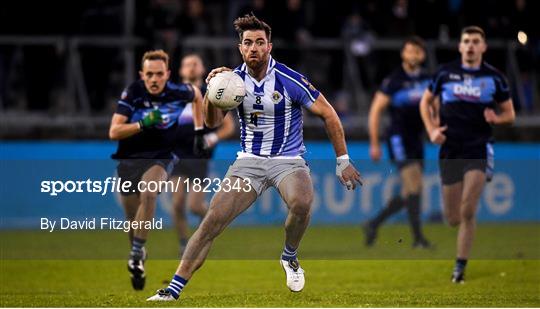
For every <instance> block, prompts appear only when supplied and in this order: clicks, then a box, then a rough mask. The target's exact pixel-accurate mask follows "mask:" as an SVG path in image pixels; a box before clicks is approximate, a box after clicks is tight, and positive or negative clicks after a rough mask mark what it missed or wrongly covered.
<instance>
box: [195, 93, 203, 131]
mask: <svg viewBox="0 0 540 309" xmlns="http://www.w3.org/2000/svg"><path fill="white" fill-rule="evenodd" d="M193 91H194V93H195V95H194V98H193V102H192V107H193V126H194V127H195V129H197V128H202V127H203V126H204V111H203V96H202V94H201V91H200V90H199V88H198V87H193Z"/></svg>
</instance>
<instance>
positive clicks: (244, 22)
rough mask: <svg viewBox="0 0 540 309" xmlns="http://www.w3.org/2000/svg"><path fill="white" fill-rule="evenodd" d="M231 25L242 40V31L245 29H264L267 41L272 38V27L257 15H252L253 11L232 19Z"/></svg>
mask: <svg viewBox="0 0 540 309" xmlns="http://www.w3.org/2000/svg"><path fill="white" fill-rule="evenodd" d="M233 25H234V30H236V32H238V35H239V36H240V40H242V36H243V34H244V31H247V30H264V33H265V34H266V38H267V39H268V41H270V40H271V38H272V28H270V26H268V24H267V23H265V22H264V21H262V20H260V19H258V18H257V16H255V15H253V13H251V14H246V15H244V16H242V17H238V18H237V19H235V20H234V23H233Z"/></svg>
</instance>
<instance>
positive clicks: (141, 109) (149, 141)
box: [112, 80, 195, 159]
mask: <svg viewBox="0 0 540 309" xmlns="http://www.w3.org/2000/svg"><path fill="white" fill-rule="evenodd" d="M194 96H195V94H194V91H193V88H192V86H191V85H189V84H178V85H177V84H174V83H171V82H167V84H166V86H165V88H164V90H163V92H162V93H161V94H160V95H158V96H154V95H151V94H150V93H148V91H147V90H146V88H145V87H144V82H143V81H142V80H139V81H136V82H134V83H133V84H131V85H130V86H129V87H128V88H127V89H126V90H124V92H123V93H122V96H121V98H120V100H119V101H118V105H117V108H116V113H117V114H121V115H124V116H126V117H128V122H129V123H133V122H138V121H139V120H141V119H142V118H144V117H145V116H146V115H147V114H148V113H149V112H151V111H152V110H154V109H159V110H160V111H161V113H162V115H163V123H162V124H159V125H156V126H155V127H151V128H146V129H144V130H143V131H141V132H139V133H137V134H135V135H132V136H130V137H128V138H124V139H121V140H120V141H119V142H118V149H117V151H116V153H115V154H113V155H112V158H113V159H134V158H138V159H157V158H159V159H168V158H172V150H173V149H174V146H175V143H176V137H177V134H176V129H177V126H178V117H179V115H180V114H181V113H182V111H183V110H184V107H185V106H186V104H188V103H189V102H191V101H193V98H194Z"/></svg>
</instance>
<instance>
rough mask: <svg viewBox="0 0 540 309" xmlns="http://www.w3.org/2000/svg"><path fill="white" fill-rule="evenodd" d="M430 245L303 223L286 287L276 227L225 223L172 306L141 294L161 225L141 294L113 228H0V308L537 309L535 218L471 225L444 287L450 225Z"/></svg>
mask: <svg viewBox="0 0 540 309" xmlns="http://www.w3.org/2000/svg"><path fill="white" fill-rule="evenodd" d="M426 234H427V235H428V236H429V238H430V240H432V241H433V242H434V243H435V244H436V245H437V247H436V249H434V250H427V251H426V250H413V249H411V248H410V237H409V230H408V227H407V226H404V225H389V226H385V227H384V228H383V229H381V231H380V237H379V239H378V242H377V244H376V246H375V247H373V248H369V249H368V248H365V247H364V246H363V238H362V234H361V231H360V229H359V228H358V227H350V226H349V227H347V226H345V227H343V226H335V227H332V226H330V227H315V226H313V227H310V228H309V229H308V232H307V233H306V236H305V239H304V241H303V243H302V246H301V248H300V250H299V252H300V262H301V264H302V267H303V268H304V269H305V271H306V286H305V289H304V291H303V292H301V293H291V292H289V291H288V289H287V288H286V286H285V276H284V274H283V270H282V269H281V267H280V265H279V263H278V257H279V254H280V252H281V247H282V243H283V230H282V228H279V227H264V228H262V227H245V228H240V227H233V228H230V229H229V230H227V231H226V232H225V233H224V234H223V235H221V236H220V237H219V238H218V239H217V240H216V241H215V245H214V247H213V249H212V251H211V254H210V258H209V260H208V261H207V262H206V263H205V265H204V266H203V267H202V269H201V270H199V272H197V273H196V275H195V276H194V277H193V279H192V280H191V281H190V283H189V285H188V286H187V287H186V289H185V290H184V292H183V294H182V295H181V298H180V300H179V301H177V302H174V303H166V304H163V303H160V304H152V303H147V302H145V299H146V297H148V296H151V295H152V294H153V292H154V291H155V290H156V289H158V288H161V287H163V286H164V285H165V282H166V281H167V280H169V279H170V278H171V276H172V274H173V272H174V270H175V269H176V266H177V264H178V261H177V260H176V252H177V242H176V237H175V235H174V233H173V231H172V230H164V231H152V232H151V235H150V239H149V243H148V246H147V247H148V250H149V255H150V256H149V261H148V262H147V264H146V269H147V286H146V288H145V290H144V291H137V292H136V291H133V290H132V289H131V286H130V283H129V279H128V273H127V270H126V260H125V257H126V256H127V253H128V251H129V246H128V242H127V239H126V238H127V237H126V235H125V234H124V233H122V232H112V231H79V232H53V233H48V232H44V231H43V232H42V231H3V232H0V254H1V260H0V305H1V306H2V307H20V306H25V307H101V306H107V307H154V306H159V307H162V306H166V307H539V306H540V225H538V224H483V225H480V226H479V228H478V233H477V237H476V240H475V247H474V248H473V257H472V259H471V261H470V262H469V266H468V270H467V277H466V279H467V282H466V283H465V284H464V285H454V284H451V283H450V273H451V270H452V266H453V261H452V259H453V256H454V254H455V253H454V250H455V236H456V230H455V229H451V228H448V227H446V226H443V225H428V226H427V227H426Z"/></svg>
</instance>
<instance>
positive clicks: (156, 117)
mask: <svg viewBox="0 0 540 309" xmlns="http://www.w3.org/2000/svg"><path fill="white" fill-rule="evenodd" d="M162 122H163V116H162V114H161V111H160V110H159V109H154V110H152V111H151V112H149V113H148V114H147V115H146V116H144V118H143V119H141V120H139V125H140V126H141V129H146V128H150V127H153V126H155V125H156V124H160V123H162Z"/></svg>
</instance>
